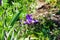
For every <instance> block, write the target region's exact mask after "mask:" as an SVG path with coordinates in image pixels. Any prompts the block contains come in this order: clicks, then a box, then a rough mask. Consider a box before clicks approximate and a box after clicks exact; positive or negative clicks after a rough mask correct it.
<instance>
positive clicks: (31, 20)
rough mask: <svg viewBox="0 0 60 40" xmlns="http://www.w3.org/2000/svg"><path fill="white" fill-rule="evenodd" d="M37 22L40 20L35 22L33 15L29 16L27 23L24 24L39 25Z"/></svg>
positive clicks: (27, 16)
mask: <svg viewBox="0 0 60 40" xmlns="http://www.w3.org/2000/svg"><path fill="white" fill-rule="evenodd" d="M37 22H38V20H34V19H33V18H32V15H31V14H27V15H26V21H25V22H24V24H31V23H37Z"/></svg>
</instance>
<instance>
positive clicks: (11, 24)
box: [10, 10, 22, 26]
mask: <svg viewBox="0 0 60 40" xmlns="http://www.w3.org/2000/svg"><path fill="white" fill-rule="evenodd" d="M21 12H22V10H20V12H18V13H16V14H15V16H14V17H13V18H12V20H11V21H10V26H13V25H14V23H15V21H16V20H17V19H18V17H19V15H20V13H21Z"/></svg>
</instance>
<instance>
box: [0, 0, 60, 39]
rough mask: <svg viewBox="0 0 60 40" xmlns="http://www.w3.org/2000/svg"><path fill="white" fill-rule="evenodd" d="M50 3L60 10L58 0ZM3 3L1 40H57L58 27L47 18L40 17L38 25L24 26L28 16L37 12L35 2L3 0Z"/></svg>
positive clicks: (32, 0) (0, 8)
mask: <svg viewBox="0 0 60 40" xmlns="http://www.w3.org/2000/svg"><path fill="white" fill-rule="evenodd" d="M48 1H49V2H52V3H50V5H51V6H52V5H53V4H54V5H53V6H57V7H59V8H60V5H59V4H60V3H59V2H58V1H57V0H55V1H54V0H51V1H50V0H48ZM48 1H47V0H46V2H48ZM1 2H2V3H1V5H0V40H29V39H33V40H34V39H35V40H55V39H56V37H57V35H58V34H59V33H60V32H59V31H60V29H58V28H57V27H58V26H57V25H56V24H55V23H54V22H53V21H52V20H47V18H45V17H40V19H39V22H37V23H33V24H24V20H26V15H27V14H30V13H32V12H33V10H35V9H34V7H35V5H36V2H35V0H1ZM32 4H33V5H34V4H35V5H34V6H32ZM51 32H52V33H51ZM52 36H53V37H52Z"/></svg>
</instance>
